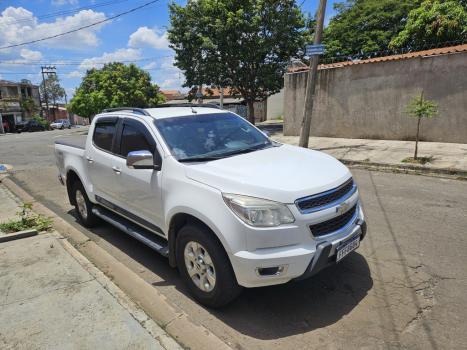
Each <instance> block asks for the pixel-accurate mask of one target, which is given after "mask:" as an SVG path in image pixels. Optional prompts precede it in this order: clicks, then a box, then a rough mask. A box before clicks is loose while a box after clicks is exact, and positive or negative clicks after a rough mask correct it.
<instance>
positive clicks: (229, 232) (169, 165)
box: [162, 157, 246, 255]
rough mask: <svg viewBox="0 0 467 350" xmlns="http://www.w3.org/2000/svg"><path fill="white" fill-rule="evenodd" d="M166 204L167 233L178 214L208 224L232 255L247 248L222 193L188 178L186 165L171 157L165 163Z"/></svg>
mask: <svg viewBox="0 0 467 350" xmlns="http://www.w3.org/2000/svg"><path fill="white" fill-rule="evenodd" d="M164 166H165V168H164V175H163V186H162V188H163V194H162V196H163V201H164V212H165V218H166V223H165V226H166V227H165V231H166V232H168V229H169V226H170V222H171V220H172V218H173V217H174V216H175V215H176V214H179V213H185V214H189V215H192V216H194V217H196V218H197V219H199V220H201V221H202V222H203V223H205V224H206V225H207V226H208V227H209V228H210V229H211V230H212V231H213V232H214V234H215V235H216V236H217V237H218V238H219V240H220V241H221V243H222V245H223V246H224V249H225V250H226V252H227V253H228V254H229V255H230V254H233V253H235V252H237V251H240V250H244V249H245V248H246V238H245V235H244V233H243V232H237V231H236V230H235V229H232V228H235V227H236V226H237V225H238V219H237V218H236V217H235V216H234V214H233V213H232V212H231V211H230V209H229V208H228V207H227V205H226V204H225V202H224V200H223V198H222V193H221V192H220V191H219V190H218V189H215V188H213V187H211V186H208V185H205V184H202V183H200V182H197V181H194V180H191V179H189V178H187V177H186V176H185V172H184V167H185V166H184V165H182V164H180V163H178V162H177V161H176V160H175V159H173V158H172V157H167V158H166V160H165V164H164Z"/></svg>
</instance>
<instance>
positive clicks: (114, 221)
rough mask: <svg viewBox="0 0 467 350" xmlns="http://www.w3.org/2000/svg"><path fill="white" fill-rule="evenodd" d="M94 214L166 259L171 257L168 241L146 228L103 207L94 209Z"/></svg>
mask: <svg viewBox="0 0 467 350" xmlns="http://www.w3.org/2000/svg"><path fill="white" fill-rule="evenodd" d="M92 212H93V214H94V215H96V216H98V217H100V218H101V219H102V220H104V221H106V222H108V223H109V224H111V225H112V226H115V227H116V228H118V229H119V230H121V231H123V232H125V233H126V234H128V235H130V236H131V237H133V238H135V239H137V240H138V241H140V242H141V243H143V244H145V245H147V246H148V247H150V248H152V249H154V250H155V251H157V252H158V253H160V254H161V255H163V256H165V257H168V256H169V245H168V243H167V241H165V240H164V239H163V238H159V237H158V236H157V235H156V234H155V233H153V232H151V231H149V230H146V229H145V228H143V227H141V226H139V225H136V224H134V223H133V222H131V221H129V220H127V219H125V218H123V217H121V216H119V215H117V214H115V213H113V212H111V211H110V210H107V209H105V208H103V207H94V208H93V209H92Z"/></svg>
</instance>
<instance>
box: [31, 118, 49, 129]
mask: <svg viewBox="0 0 467 350" xmlns="http://www.w3.org/2000/svg"><path fill="white" fill-rule="evenodd" d="M32 119H33V120H35V121H37V122H38V123H40V124H41V125H42V126H43V127H44V128H45V129H46V130H48V129H49V128H50V122H49V121H48V120H46V119H44V118H41V117H39V116H34V117H32Z"/></svg>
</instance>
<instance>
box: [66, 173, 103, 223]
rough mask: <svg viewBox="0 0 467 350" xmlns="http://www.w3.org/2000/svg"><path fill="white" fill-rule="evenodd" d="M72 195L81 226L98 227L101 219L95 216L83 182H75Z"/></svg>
mask: <svg viewBox="0 0 467 350" xmlns="http://www.w3.org/2000/svg"><path fill="white" fill-rule="evenodd" d="M72 193H73V196H74V197H73V198H74V200H75V209H76V213H77V214H78V219H79V221H80V222H81V224H83V226H86V227H94V226H96V225H97V224H98V223H99V218H98V217H97V216H96V215H94V214H93V212H92V208H93V204H92V203H91V202H90V201H89V198H88V196H87V194H86V191H85V190H84V187H83V185H82V184H81V182H79V181H77V182H75V184H74V185H73V192H72Z"/></svg>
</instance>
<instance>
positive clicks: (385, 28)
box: [323, 0, 421, 57]
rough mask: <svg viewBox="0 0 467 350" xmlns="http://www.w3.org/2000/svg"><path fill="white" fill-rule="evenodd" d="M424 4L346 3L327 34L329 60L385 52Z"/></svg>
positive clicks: (404, 0)
mask: <svg viewBox="0 0 467 350" xmlns="http://www.w3.org/2000/svg"><path fill="white" fill-rule="evenodd" d="M420 2H421V0H347V1H346V2H340V3H337V4H335V5H334V9H335V10H336V12H337V14H336V15H335V16H334V17H333V18H332V19H331V20H330V22H329V25H328V26H327V27H326V29H325V30H324V35H323V42H324V43H325V44H326V56H327V57H335V56H340V55H353V54H357V53H359V52H372V51H382V50H386V49H387V48H388V46H389V43H390V42H391V40H392V38H393V37H394V36H396V35H397V34H398V33H399V32H400V31H401V30H402V29H403V28H404V26H405V23H406V21H407V16H408V14H409V12H410V11H411V10H413V9H414V8H417V7H418V5H419V4H420Z"/></svg>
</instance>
